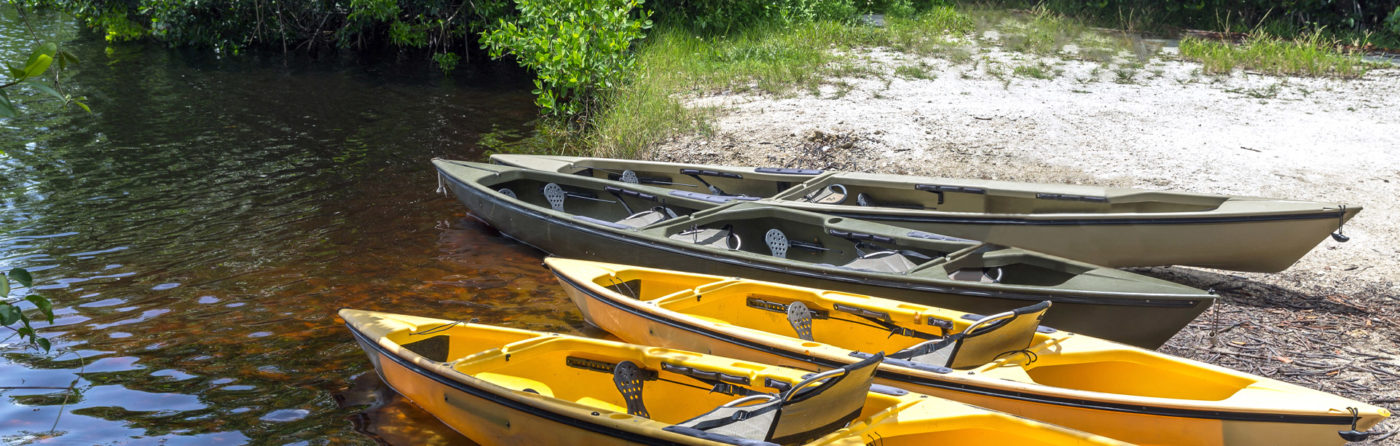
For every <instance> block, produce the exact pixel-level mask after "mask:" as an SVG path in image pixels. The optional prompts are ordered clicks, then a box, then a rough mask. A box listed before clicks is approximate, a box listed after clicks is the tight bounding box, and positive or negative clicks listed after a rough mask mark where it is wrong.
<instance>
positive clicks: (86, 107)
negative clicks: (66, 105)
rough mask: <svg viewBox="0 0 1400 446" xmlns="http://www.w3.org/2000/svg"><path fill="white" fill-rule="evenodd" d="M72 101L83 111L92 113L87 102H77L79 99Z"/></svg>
mask: <svg viewBox="0 0 1400 446" xmlns="http://www.w3.org/2000/svg"><path fill="white" fill-rule="evenodd" d="M73 103H74V104H78V107H79V108H82V109H83V111H85V112H88V113H92V109H91V108H88V106H87V104H84V103H82V102H79V101H73Z"/></svg>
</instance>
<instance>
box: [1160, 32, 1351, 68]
mask: <svg viewBox="0 0 1400 446" xmlns="http://www.w3.org/2000/svg"><path fill="white" fill-rule="evenodd" d="M1337 48H1338V45H1337V44H1336V42H1331V41H1327V40H1326V39H1324V38H1323V35H1322V33H1321V32H1314V33H1311V34H1306V35H1303V36H1300V37H1298V38H1294V39H1283V38H1279V37H1273V36H1271V35H1268V34H1265V33H1262V32H1255V33H1252V34H1250V35H1249V36H1248V37H1247V38H1245V40H1244V42H1241V43H1239V44H1230V43H1228V42H1220V41H1214V40H1204V39H1199V38H1195V37H1187V38H1185V39H1182V41H1181V56H1182V57H1184V58H1186V59H1190V60H1195V61H1198V62H1200V63H1201V65H1202V68H1203V69H1204V72H1205V73H1208V74H1229V73H1231V72H1233V71H1234V70H1235V69H1236V68H1239V69H1243V70H1253V71H1258V72H1262V73H1268V74H1278V75H1299V76H1332V77H1342V78H1356V77H1361V76H1363V75H1365V74H1366V71H1367V70H1369V69H1370V68H1371V67H1372V64H1370V63H1368V62H1365V61H1364V60H1362V59H1361V54H1359V53H1356V52H1351V51H1343V50H1338V49H1337Z"/></svg>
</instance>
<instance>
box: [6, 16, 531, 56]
mask: <svg viewBox="0 0 1400 446" xmlns="http://www.w3.org/2000/svg"><path fill="white" fill-rule="evenodd" d="M34 6H39V7H51V8H54V9H58V10H62V11H65V12H68V13H71V14H73V15H74V16H76V17H78V18H79V19H81V20H83V22H84V23H86V24H87V26H89V27H91V28H94V29H97V30H99V31H100V32H103V33H105V34H106V36H107V39H108V40H112V41H122V40H135V39H142V38H152V39H155V40H159V41H162V42H165V43H167V44H170V45H171V46H192V47H199V48H209V49H212V50H214V51H216V52H220V53H224V54H238V53H240V52H243V51H245V50H246V49H250V48H268V49H274V50H281V51H299V50H304V51H315V50H321V49H325V48H352V49H359V48H373V47H377V46H381V45H385V44H388V45H392V46H396V47H399V48H421V49H426V50H428V51H429V52H430V53H432V54H434V55H435V56H434V57H433V58H432V59H433V60H435V61H437V62H438V63H439V65H440V66H442V67H443V68H444V69H450V68H451V67H452V66H453V65H454V62H456V61H458V60H460V56H457V57H453V55H455V52H454V49H460V48H465V46H464V45H463V43H464V42H467V41H470V40H472V39H473V37H474V34H475V33H477V32H480V31H482V30H483V29H485V27H486V26H487V25H490V24H494V23H496V21H497V20H498V19H500V18H502V17H505V16H506V15H507V14H509V12H510V11H511V8H510V2H509V1H508V0H349V1H346V2H327V1H315V0H285V1H272V2H261V1H254V2H249V1H241V0H203V1H200V0H37V1H36V2H35V4H31V5H22V7H34Z"/></svg>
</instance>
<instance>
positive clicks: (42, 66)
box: [24, 53, 53, 78]
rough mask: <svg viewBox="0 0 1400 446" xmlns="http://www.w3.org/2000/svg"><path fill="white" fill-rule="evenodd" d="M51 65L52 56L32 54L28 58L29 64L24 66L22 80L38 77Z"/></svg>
mask: <svg viewBox="0 0 1400 446" xmlns="http://www.w3.org/2000/svg"><path fill="white" fill-rule="evenodd" d="M52 63H53V56H50V55H48V54H39V53H34V55H33V56H30V57H29V62H28V63H26V64H24V78H31V77H39V76H41V75H43V74H44V71H46V70H48V69H49V64H52Z"/></svg>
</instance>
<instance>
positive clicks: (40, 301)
mask: <svg viewBox="0 0 1400 446" xmlns="http://www.w3.org/2000/svg"><path fill="white" fill-rule="evenodd" d="M11 281H14V282H15V283H17V284H19V285H20V286H23V287H25V288H26V289H28V288H29V287H30V286H33V285H34V277H33V276H31V275H30V274H29V271H26V270H24V269H23V268H15V269H12V270H10V272H9V273H7V274H5V275H4V276H3V277H0V326H4V327H5V328H9V329H10V330H13V331H14V332H15V335H16V336H19V338H20V340H24V341H28V342H29V343H30V344H31V345H33V346H36V347H39V348H42V349H44V351H48V350H49V347H50V345H49V340H48V339H45V338H43V337H41V336H39V334H38V333H37V332H35V331H34V327H33V326H31V325H30V323H29V316H26V315H25V314H24V310H23V309H22V308H20V306H19V305H18V303H19V302H29V303H30V304H33V305H34V307H35V308H38V309H39V312H40V313H41V314H43V315H44V319H45V320H47V321H48V322H49V323H53V304H52V303H50V302H49V300H48V299H47V298H45V297H44V296H40V295H38V294H29V293H28V292H26V293H25V294H23V295H19V296H13V297H12V296H10V291H11V288H10V282H11ZM13 325H18V326H19V327H18V328H15V327H12V326H13Z"/></svg>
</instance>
